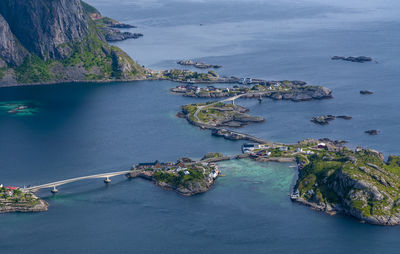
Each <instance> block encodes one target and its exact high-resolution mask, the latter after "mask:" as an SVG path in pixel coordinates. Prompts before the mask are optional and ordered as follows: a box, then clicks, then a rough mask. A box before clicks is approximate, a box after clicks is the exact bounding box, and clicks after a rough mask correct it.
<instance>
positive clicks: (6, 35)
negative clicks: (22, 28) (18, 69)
mask: <svg viewBox="0 0 400 254" xmlns="http://www.w3.org/2000/svg"><path fill="white" fill-rule="evenodd" d="M27 54H28V53H27V52H26V50H24V49H23V48H22V47H21V46H20V44H19V43H18V41H17V40H16V39H15V38H14V35H13V34H12V32H11V29H10V26H9V25H8V23H7V21H6V20H5V19H4V17H3V16H1V15H0V57H1V58H0V68H3V67H5V66H6V63H7V64H8V65H11V66H17V65H20V64H22V62H23V61H24V58H25V56H26V55H27Z"/></svg>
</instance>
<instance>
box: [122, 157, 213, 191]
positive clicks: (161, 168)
mask: <svg viewBox="0 0 400 254" xmlns="http://www.w3.org/2000/svg"><path fill="white" fill-rule="evenodd" d="M218 156H219V155H218ZM204 159H205V160H206V159H208V158H204ZM219 174H220V171H219V169H218V166H217V165H216V164H215V163H210V162H206V161H200V162H195V161H193V160H191V159H187V158H182V159H180V160H178V161H177V162H176V163H160V162H158V161H155V162H152V163H139V164H137V165H134V166H133V167H132V172H131V173H129V174H128V177H129V178H135V177H140V178H144V179H146V180H150V181H153V182H154V183H155V184H156V185H157V186H160V187H162V188H164V189H168V190H174V191H176V192H177V193H179V194H182V195H185V196H192V195H195V194H199V193H203V192H206V191H208V190H209V189H210V188H211V187H212V185H213V184H214V181H215V179H217V177H218V176H219Z"/></svg>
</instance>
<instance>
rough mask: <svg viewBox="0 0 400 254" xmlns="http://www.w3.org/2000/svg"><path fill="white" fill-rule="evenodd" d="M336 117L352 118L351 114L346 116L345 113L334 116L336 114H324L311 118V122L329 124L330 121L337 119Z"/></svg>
mask: <svg viewBox="0 0 400 254" xmlns="http://www.w3.org/2000/svg"><path fill="white" fill-rule="evenodd" d="M336 118H340V119H344V120H351V119H352V117H351V116H345V115H340V116H334V115H323V116H315V117H313V118H312V119H311V122H313V123H315V124H320V125H326V124H329V122H330V121H333V120H335V119H336Z"/></svg>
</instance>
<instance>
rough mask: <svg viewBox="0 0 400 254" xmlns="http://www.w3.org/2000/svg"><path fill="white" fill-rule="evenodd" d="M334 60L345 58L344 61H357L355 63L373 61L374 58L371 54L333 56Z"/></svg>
mask: <svg viewBox="0 0 400 254" xmlns="http://www.w3.org/2000/svg"><path fill="white" fill-rule="evenodd" d="M331 59H332V60H343V61H348V62H355V63H364V62H371V61H372V60H373V59H372V58H371V57H369V56H357V57H354V56H349V57H345V56H333V57H332V58H331Z"/></svg>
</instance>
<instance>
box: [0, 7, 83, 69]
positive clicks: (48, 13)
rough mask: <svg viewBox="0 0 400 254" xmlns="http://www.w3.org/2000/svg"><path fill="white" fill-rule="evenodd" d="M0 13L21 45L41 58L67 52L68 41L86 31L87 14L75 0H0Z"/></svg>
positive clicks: (68, 47) (77, 37)
mask: <svg viewBox="0 0 400 254" xmlns="http://www.w3.org/2000/svg"><path fill="white" fill-rule="evenodd" d="M0 14H2V15H3V16H4V18H5V20H6V21H7V23H8V24H9V27H10V28H11V31H12V33H13V34H14V35H15V36H16V37H17V38H18V39H19V41H20V42H21V44H22V46H23V47H25V48H26V49H27V50H28V51H29V52H32V53H34V54H37V55H38V56H40V57H42V58H43V59H44V60H49V59H64V58H66V57H68V56H70V54H71V51H72V48H71V42H72V43H74V42H78V41H80V40H82V38H84V37H86V36H88V34H89V26H88V16H87V15H86V13H85V12H84V10H83V7H82V5H81V3H80V1H79V0H51V1H38V0H1V1H0ZM2 21H3V22H4V20H2ZM0 22H1V20H0ZM0 29H1V28H0ZM6 29H7V28H6ZM2 30H4V26H3V28H2ZM9 38H13V36H11V37H9ZM0 41H1V42H2V43H4V41H3V40H1V39H0ZM17 60H18V61H20V58H17ZM14 61H15V60H14Z"/></svg>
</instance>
